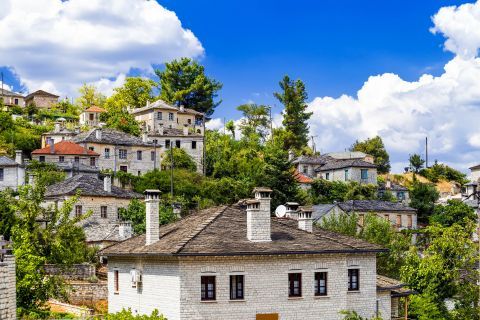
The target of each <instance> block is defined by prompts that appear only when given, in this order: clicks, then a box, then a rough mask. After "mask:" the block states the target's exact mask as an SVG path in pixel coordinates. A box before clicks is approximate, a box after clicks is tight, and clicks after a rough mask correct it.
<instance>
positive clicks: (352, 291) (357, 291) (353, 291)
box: [347, 290, 361, 293]
mask: <svg viewBox="0 0 480 320" xmlns="http://www.w3.org/2000/svg"><path fill="white" fill-rule="evenodd" d="M347 293H361V291H360V290H348V291H347Z"/></svg>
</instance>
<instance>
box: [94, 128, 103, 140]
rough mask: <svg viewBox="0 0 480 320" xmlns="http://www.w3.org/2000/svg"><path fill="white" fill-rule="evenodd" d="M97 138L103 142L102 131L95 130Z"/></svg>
mask: <svg viewBox="0 0 480 320" xmlns="http://www.w3.org/2000/svg"><path fill="white" fill-rule="evenodd" d="M95 138H96V139H97V140H102V129H100V128H98V129H96V130H95Z"/></svg>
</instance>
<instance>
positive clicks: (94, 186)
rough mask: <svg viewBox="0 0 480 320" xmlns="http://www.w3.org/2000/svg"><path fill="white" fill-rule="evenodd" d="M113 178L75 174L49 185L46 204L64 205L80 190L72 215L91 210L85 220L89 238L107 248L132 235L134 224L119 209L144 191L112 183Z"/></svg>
mask: <svg viewBox="0 0 480 320" xmlns="http://www.w3.org/2000/svg"><path fill="white" fill-rule="evenodd" d="M111 181H112V180H111V177H110V176H108V175H107V176H105V177H104V178H103V180H100V179H98V178H96V177H93V176H90V175H75V176H73V177H72V178H69V179H66V180H64V181H62V182H59V183H56V184H54V185H51V186H48V187H47V190H46V192H45V205H46V206H49V205H55V206H61V205H62V204H63V203H64V202H65V201H66V200H67V199H70V198H71V197H72V196H75V195H76V194H77V192H80V196H79V198H78V201H77V202H76V203H75V205H74V206H73V209H72V212H71V216H72V217H75V216H79V215H83V214H86V213H88V212H90V211H91V212H92V214H91V215H90V217H88V218H87V219H86V220H83V221H82V222H81V224H82V227H83V229H84V230H85V235H86V237H87V239H86V240H87V242H88V243H89V244H91V245H96V246H99V247H101V248H103V247H105V246H107V245H111V244H113V243H116V242H118V241H122V240H125V239H127V238H129V237H131V236H132V228H131V225H130V224H129V223H126V222H124V221H122V220H121V219H120V216H119V209H120V208H126V207H127V206H128V204H129V203H130V201H131V200H132V199H139V198H142V195H141V194H138V193H136V192H133V191H129V190H124V189H121V188H118V187H115V186H112V182H111Z"/></svg>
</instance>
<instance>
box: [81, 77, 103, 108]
mask: <svg viewBox="0 0 480 320" xmlns="http://www.w3.org/2000/svg"><path fill="white" fill-rule="evenodd" d="M78 94H79V96H78V98H77V99H76V101H75V102H76V104H77V105H78V106H79V107H80V108H81V109H82V110H84V109H87V108H90V107H91V106H98V107H102V106H103V104H104V103H105V100H106V97H105V96H104V95H103V94H102V93H101V92H100V91H98V89H97V87H96V86H94V85H89V84H86V83H84V84H83V85H82V86H81V87H80V88H79V89H78Z"/></svg>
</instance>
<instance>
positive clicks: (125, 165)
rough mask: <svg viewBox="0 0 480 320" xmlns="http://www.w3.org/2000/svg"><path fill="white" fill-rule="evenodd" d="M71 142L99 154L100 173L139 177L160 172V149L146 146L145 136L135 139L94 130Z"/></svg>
mask: <svg viewBox="0 0 480 320" xmlns="http://www.w3.org/2000/svg"><path fill="white" fill-rule="evenodd" d="M73 141H75V142H76V143H78V144H80V145H82V146H83V147H84V148H86V149H88V150H90V151H94V152H97V153H99V154H100V157H99V160H98V167H99V168H100V170H105V169H110V170H112V171H114V172H118V171H124V172H129V173H131V174H134V175H139V176H140V175H142V174H145V173H146V172H148V171H151V170H154V169H160V159H161V157H160V155H161V153H162V152H163V150H162V146H160V145H154V143H153V142H148V139H147V136H146V134H144V135H143V136H142V138H139V137H136V136H133V135H130V134H127V133H124V132H122V131H118V130H114V129H108V128H95V129H92V130H89V131H87V132H83V133H80V134H78V135H77V136H76V137H75V138H74V139H73Z"/></svg>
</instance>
